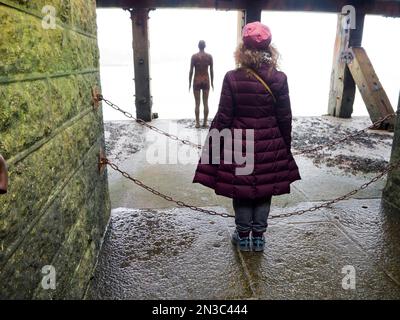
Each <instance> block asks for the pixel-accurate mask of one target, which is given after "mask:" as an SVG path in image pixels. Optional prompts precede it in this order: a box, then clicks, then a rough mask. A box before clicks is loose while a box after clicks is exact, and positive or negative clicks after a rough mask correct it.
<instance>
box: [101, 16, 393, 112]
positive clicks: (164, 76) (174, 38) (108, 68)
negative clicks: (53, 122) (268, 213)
mask: <svg viewBox="0 0 400 320" xmlns="http://www.w3.org/2000/svg"><path fill="white" fill-rule="evenodd" d="M97 15H98V21H97V23H98V38H99V46H100V57H101V59H100V64H101V81H102V92H103V95H104V96H105V97H107V98H108V99H110V100H112V101H114V102H116V103H117V104H120V105H121V107H124V108H126V109H128V110H130V111H131V112H134V110H135V107H134V96H133V95H134V82H133V78H134V71H133V52H132V45H131V44H132V34H131V20H130V17H129V13H128V12H124V11H123V10H121V9H98V10H97ZM261 20H262V22H263V23H265V24H267V25H268V26H269V27H270V28H271V31H272V34H273V43H274V44H275V45H276V46H277V47H278V50H279V51H280V52H281V55H282V61H281V69H282V71H284V72H285V73H286V74H287V75H288V79H289V89H290V96H291V101H292V110H293V114H294V115H296V116H300V115H304V116H309V115H317V116H319V115H322V114H326V113H327V104H328V94H329V83H330V74H331V68H332V54H333V45H334V41H335V32H336V21H337V18H336V15H335V14H321V13H300V12H263V15H262V19H261ZM149 31H150V52H151V78H152V82H151V86H152V95H153V112H158V113H159V116H160V118H175V119H177V118H193V117H194V98H193V95H192V92H190V93H189V91H188V73H189V64H190V57H191V55H192V54H193V53H195V52H197V43H198V41H199V40H201V39H203V40H205V41H206V43H207V48H206V51H207V52H209V53H211V54H212V55H213V57H214V65H215V66H214V70H215V91H214V92H212V91H211V93H210V99H209V105H210V117H211V118H212V117H213V116H214V114H215V112H216V110H217V108H218V101H219V94H220V90H221V84H222V83H221V82H222V80H223V76H224V75H225V73H226V72H227V71H229V70H231V69H233V68H234V60H233V51H234V49H235V46H236V39H237V34H236V32H237V13H236V12H235V11H230V12H226V11H216V10H189V9H157V10H155V11H152V12H150V20H149ZM396 34H397V35H398V34H400V19H394V18H384V17H380V16H367V17H366V20H365V27H364V38H363V47H364V48H365V49H366V51H367V53H368V55H369V57H370V59H371V61H372V64H373V66H374V68H375V71H376V72H377V74H378V77H379V78H380V80H381V82H382V85H383V87H384V88H385V90H386V92H387V94H388V96H389V100H390V101H391V103H392V105H393V107H394V108H395V109H396V107H397V100H398V96H399V84H400V72H399V70H400V61H399V58H398V57H400V42H399V41H395V40H394V37H393V35H396ZM384 35H388V36H387V37H385V36H384ZM354 109H355V112H354V113H353V115H367V114H368V113H367V111H366V107H365V105H364V103H363V101H362V98H361V96H360V95H359V93H358V91H357V97H356V102H355V105H354ZM105 119H107V120H111V119H123V116H122V117H121V115H119V114H118V113H117V112H116V111H113V110H109V109H105Z"/></svg>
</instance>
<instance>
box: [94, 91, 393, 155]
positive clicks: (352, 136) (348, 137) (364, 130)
mask: <svg viewBox="0 0 400 320" xmlns="http://www.w3.org/2000/svg"><path fill="white" fill-rule="evenodd" d="M97 99H98V100H99V101H101V100H102V101H104V102H105V103H106V104H107V105H108V106H110V107H111V108H113V109H114V110H117V111H119V112H121V113H122V114H123V115H124V116H125V117H127V118H130V119H133V120H135V121H136V122H138V123H139V124H140V125H142V126H145V127H147V128H149V129H150V130H153V131H155V132H158V133H160V134H162V135H164V136H166V137H168V138H170V139H173V140H175V141H179V142H181V143H182V144H184V145H189V146H192V147H194V148H196V149H199V150H201V149H202V146H201V145H199V144H196V143H193V142H191V141H189V140H185V139H181V138H179V137H178V136H176V135H173V134H170V133H168V132H165V131H163V130H161V129H159V128H157V127H155V126H152V125H150V124H148V123H147V122H145V121H143V120H142V119H137V118H135V117H134V116H133V115H132V114H131V113H129V112H128V111H125V110H123V109H121V108H120V107H119V106H117V105H116V104H114V103H112V102H111V101H109V100H107V99H105V98H104V97H103V96H102V95H101V94H99V95H97ZM395 116H396V113H391V114H388V115H387V116H385V117H383V118H381V119H379V120H378V121H376V122H374V123H373V124H372V125H370V126H369V127H367V128H364V129H361V130H359V131H357V132H355V133H352V134H350V135H348V136H346V137H344V138H342V139H340V140H337V141H334V142H329V143H326V144H321V145H318V146H316V147H313V148H310V149H303V150H298V151H294V152H293V155H295V156H296V155H302V154H306V153H307V154H308V153H313V152H317V151H320V150H322V149H325V148H329V147H332V146H336V145H337V144H338V143H343V142H346V141H350V140H351V139H354V138H356V137H358V136H359V135H361V134H363V133H365V132H366V131H367V130H370V129H376V128H379V127H380V126H381V124H382V123H384V122H385V121H386V120H388V119H391V118H393V117H395Z"/></svg>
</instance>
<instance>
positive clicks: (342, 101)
mask: <svg viewBox="0 0 400 320" xmlns="http://www.w3.org/2000/svg"><path fill="white" fill-rule="evenodd" d="M353 14H354V15H353ZM364 17H365V14H364V13H363V12H362V10H360V9H357V10H356V11H355V12H349V14H348V15H344V14H338V20H337V30H336V40H335V46H334V54H333V66H332V73H331V86H330V91H329V102H328V114H329V115H331V116H334V117H340V118H350V117H351V114H352V113H353V104H354V99H355V93H356V85H355V83H354V80H353V77H352V76H351V73H350V71H349V68H348V67H347V58H348V57H347V53H348V49H349V47H350V46H360V45H361V42H362V35H363V30H364ZM354 19H355V21H354ZM352 23H354V24H355V25H352Z"/></svg>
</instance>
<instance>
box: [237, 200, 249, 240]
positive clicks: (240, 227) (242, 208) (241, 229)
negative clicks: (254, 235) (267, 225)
mask: <svg viewBox="0 0 400 320" xmlns="http://www.w3.org/2000/svg"><path fill="white" fill-rule="evenodd" d="M233 210H234V211H235V222H236V230H237V231H238V233H239V236H240V237H243V236H246V235H247V236H248V234H249V233H250V231H251V227H252V220H253V202H252V201H251V200H242V199H233Z"/></svg>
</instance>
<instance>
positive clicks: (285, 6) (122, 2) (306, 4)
mask: <svg viewBox="0 0 400 320" xmlns="http://www.w3.org/2000/svg"><path fill="white" fill-rule="evenodd" d="M353 1H355V0H353ZM251 2H252V0H97V7H99V8H106V7H108V8H208V9H218V10H245V9H246V7H248V4H249V3H250V5H251ZM260 2H261V6H262V10H268V11H313V12H332V13H338V12H341V11H342V8H343V7H344V6H345V5H347V4H349V3H350V2H351V1H350V0H336V1H321V0H260ZM358 2H359V4H360V8H361V9H363V11H364V12H365V13H367V14H377V15H384V16H389V17H400V2H399V1H398V0H363V1H358Z"/></svg>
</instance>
